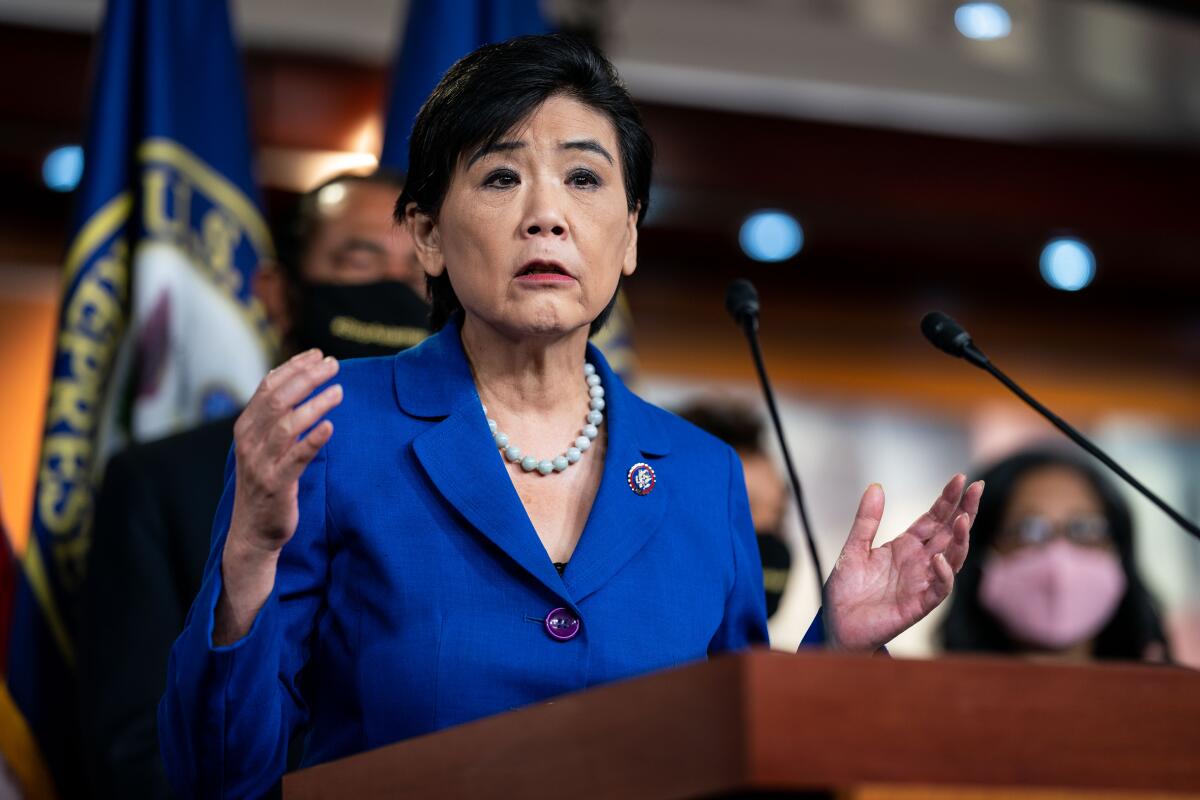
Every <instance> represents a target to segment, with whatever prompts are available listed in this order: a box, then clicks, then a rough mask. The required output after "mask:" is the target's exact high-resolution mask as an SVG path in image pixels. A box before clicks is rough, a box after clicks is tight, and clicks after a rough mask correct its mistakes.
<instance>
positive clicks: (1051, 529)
mask: <svg viewBox="0 0 1200 800" xmlns="http://www.w3.org/2000/svg"><path fill="white" fill-rule="evenodd" d="M1054 537H1060V538H1063V539H1066V540H1067V541H1069V542H1074V543H1075V544H1079V545H1084V546H1086V547H1100V546H1103V545H1106V544H1108V543H1109V542H1111V541H1112V539H1111V537H1110V536H1109V530H1108V520H1106V519H1105V518H1104V517H1101V516H1082V517H1071V518H1070V519H1065V520H1061V521H1056V520H1052V519H1050V518H1048V517H1025V518H1023V519H1019V520H1017V521H1016V522H1014V523H1013V524H1011V525H1009V526H1008V527H1007V528H1005V529H1004V532H1003V533H1002V534H1001V536H1000V540H999V541H998V542H997V544H998V545H1001V546H1008V547H1024V546H1026V545H1034V544H1045V543H1046V542H1048V541H1050V540H1051V539H1053V538H1054Z"/></svg>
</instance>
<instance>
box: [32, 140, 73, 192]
mask: <svg viewBox="0 0 1200 800" xmlns="http://www.w3.org/2000/svg"><path fill="white" fill-rule="evenodd" d="M82 177H83V148H82V147H80V146H79V145H77V144H70V145H67V146H65V147H59V148H56V149H54V150H51V151H50V153H49V154H48V155H47V156H46V159H45V160H44V161H43V162H42V181H44V182H45V184H46V186H47V187H48V188H50V189H52V190H53V191H56V192H70V191H73V190H74V189H75V187H76V186H78V185H79V179H80V178H82Z"/></svg>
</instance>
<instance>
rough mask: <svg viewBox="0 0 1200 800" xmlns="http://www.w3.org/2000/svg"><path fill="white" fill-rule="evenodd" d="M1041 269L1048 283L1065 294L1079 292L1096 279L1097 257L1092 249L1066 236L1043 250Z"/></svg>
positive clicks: (1053, 241)
mask: <svg viewBox="0 0 1200 800" xmlns="http://www.w3.org/2000/svg"><path fill="white" fill-rule="evenodd" d="M1041 267H1042V277H1043V278H1044V279H1045V281H1046V283H1048V284H1050V285H1051V286H1053V287H1054V288H1055V289H1061V290H1062V291H1064V292H1077V291H1079V290H1080V289H1082V288H1084V287H1085V286H1087V285H1088V284H1089V283H1091V282H1092V278H1094V277H1096V257H1095V256H1094V255H1092V251H1091V249H1090V248H1089V247H1088V246H1087V245H1086V244H1084V243H1083V242H1081V241H1079V240H1078V239H1073V238H1070V237H1065V236H1064V237H1062V238H1059V239H1054V240H1052V241H1051V242H1050V243H1049V244H1047V245H1046V246H1045V247H1044V248H1043V249H1042V258H1041Z"/></svg>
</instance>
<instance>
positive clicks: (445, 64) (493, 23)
mask: <svg viewBox="0 0 1200 800" xmlns="http://www.w3.org/2000/svg"><path fill="white" fill-rule="evenodd" d="M549 30H550V28H549V26H548V25H547V24H546V20H545V18H543V17H542V14H541V11H539V10H538V3H537V0H412V2H411V3H409V7H408V21H407V23H406V24H405V26H404V40H403V42H402V43H401V45H400V53H399V55H398V57H397V58H396V61H395V65H394V67H393V72H392V92H391V100H390V102H389V104H388V113H387V127H386V129H385V133H384V139H383V154H382V155H381V156H380V158H379V164H380V166H382V167H387V168H390V169H394V170H398V171H400V172H407V171H408V137H409V134H410V133H412V126H413V120H415V119H416V118H417V112H418V111H420V110H421V104H422V103H424V102H425V98H427V97H429V94H430V92H432V91H433V89H434V87H435V86H437V84H438V81H440V80H441V79H442V75H443V74H445V72H446V70H448V69H449V68H450V66H451V65H452V64H453V63H454V62H455V61H458V60H459V59H460V58H462V57H463V56H465V55H466V54H467V53H470V52H471V51H472V50H475V49H476V48H478V47H480V46H481V45H485V44H492V43H494V42H502V41H504V40H505V39H511V38H512V37H514V36H521V35H524V34H530V33H547V32H548V31H549Z"/></svg>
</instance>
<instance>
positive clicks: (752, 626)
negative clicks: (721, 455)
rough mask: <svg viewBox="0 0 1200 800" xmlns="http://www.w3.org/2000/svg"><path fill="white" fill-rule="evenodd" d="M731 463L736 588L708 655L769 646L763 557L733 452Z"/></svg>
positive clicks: (731, 591) (729, 494)
mask: <svg viewBox="0 0 1200 800" xmlns="http://www.w3.org/2000/svg"><path fill="white" fill-rule="evenodd" d="M726 450H727V456H728V459H729V470H728V471H729V489H728V492H727V494H726V497H727V498H728V505H729V534H730V539H731V540H732V542H731V543H732V550H733V553H732V558H733V584H732V586H730V588H729V592H728V594H727V595H726V597H725V616H724V618H723V619H722V621H721V627H720V628H718V629H717V632H716V634H715V635H714V636H713V638H712V641H710V642H709V644H708V653H709V655H714V654H716V653H721V652H725V651H728V650H742V649H745V648H746V647H749V646H751V645H756V644H766V643H767V594H766V591H765V590H764V589H763V574H762V557H761V556H760V555H759V553H758V539H757V538H755V536H754V523H753V521H751V519H750V500H749V498H748V497H747V496H746V478H745V476H744V475H743V474H742V462H741V459H739V458H738V456H737V453H735V452H734V451H733V448H726Z"/></svg>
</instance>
